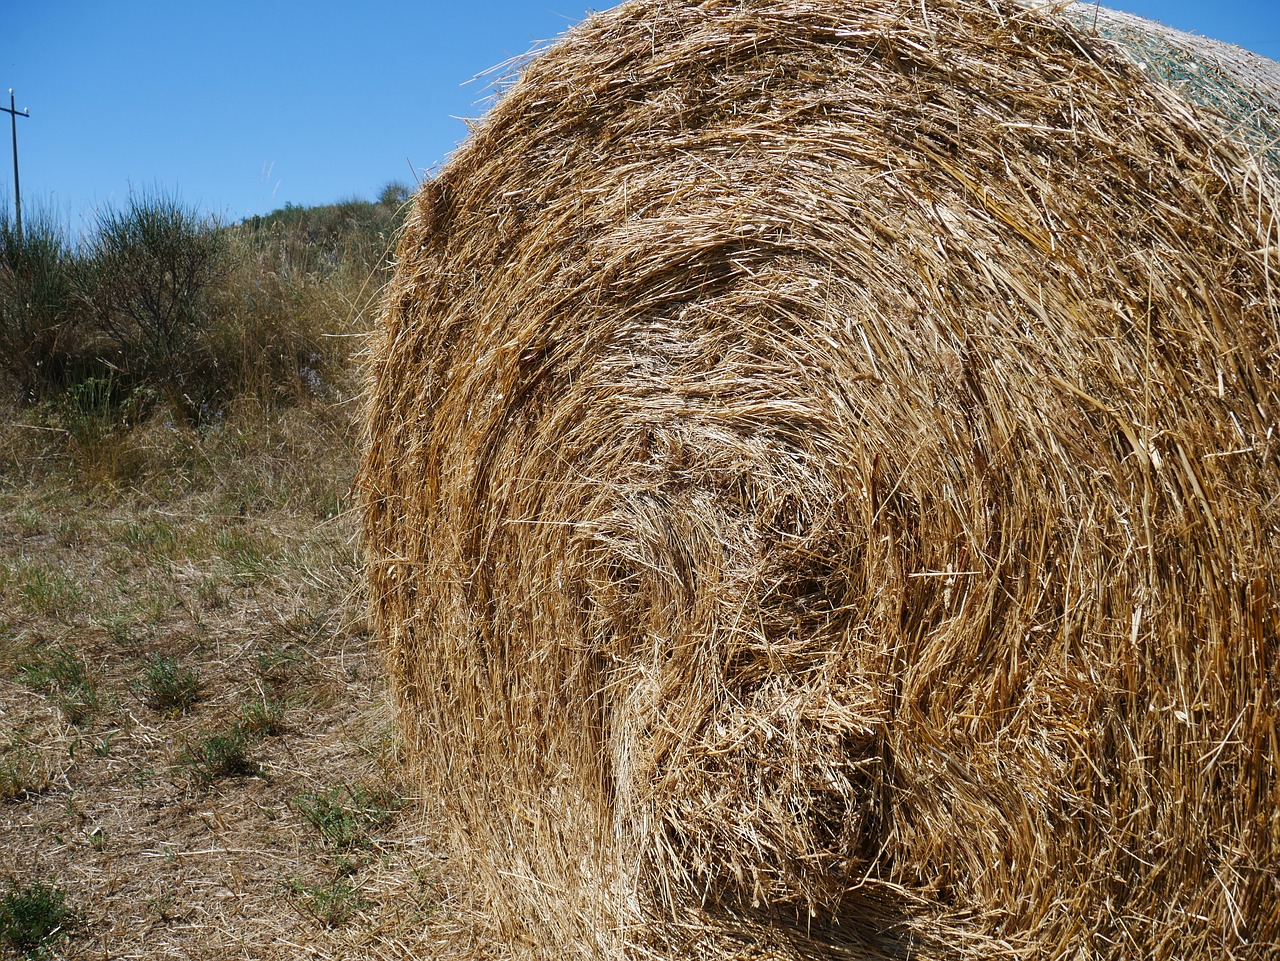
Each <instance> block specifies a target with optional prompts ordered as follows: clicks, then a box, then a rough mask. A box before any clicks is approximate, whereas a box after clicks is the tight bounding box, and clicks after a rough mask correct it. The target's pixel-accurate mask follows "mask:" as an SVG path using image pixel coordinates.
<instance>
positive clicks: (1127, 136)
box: [362, 0, 1280, 959]
mask: <svg viewBox="0 0 1280 961" xmlns="http://www.w3.org/2000/svg"><path fill="white" fill-rule="evenodd" d="M1278 199H1280V187H1278V185H1277V182H1276V179H1275V174H1274V172H1273V171H1272V170H1271V169H1270V168H1268V167H1266V166H1265V165H1262V164H1261V163H1260V162H1259V161H1258V159H1257V158H1256V157H1255V156H1254V155H1253V154H1252V153H1251V152H1250V150H1249V149H1247V148H1246V146H1245V145H1244V144H1242V143H1240V142H1238V141H1237V140H1236V139H1235V138H1234V137H1232V136H1231V135H1229V132H1228V130H1227V127H1226V126H1225V125H1224V123H1223V121H1222V119H1221V118H1220V117H1219V116H1218V115H1216V114H1213V113H1210V112H1208V111H1204V110H1201V109H1199V108H1196V107H1195V106H1193V105H1192V104H1190V103H1189V102H1187V101H1185V100H1184V99H1182V98H1181V97H1180V96H1179V95H1177V94H1176V93H1174V92H1173V91H1172V90H1170V89H1168V88H1165V87H1161V86H1158V85H1156V84H1155V83H1154V82H1152V81H1151V80H1150V79H1149V78H1148V77H1147V76H1145V75H1144V74H1143V72H1142V71H1140V70H1139V69H1137V68H1136V67H1135V66H1134V65H1133V64H1132V63H1131V62H1130V61H1129V60H1127V59H1125V58H1124V57H1122V56H1121V54H1120V53H1119V52H1118V51H1117V49H1116V48H1115V47H1113V46H1111V45H1110V44H1108V43H1106V42H1104V41H1101V40H1099V39H1096V38H1093V37H1091V36H1089V35H1087V34H1086V33H1085V32H1083V31H1081V30H1079V29H1078V28H1076V27H1072V26H1070V25H1069V24H1068V23H1067V22H1066V21H1065V20H1062V19H1059V18H1058V15H1057V14H1055V13H1054V12H1053V11H1051V10H1044V11H1040V12H1030V11H1028V10H1026V9H1025V8H1022V7H1019V6H1017V5H1014V4H1012V3H1007V2H1001V0H993V2H989V3H987V2H984V3H977V2H970V0H931V2H929V3H918V2H906V0H867V2H858V3H852V2H849V3H838V2H837V3H832V2H823V3H816V2H795V0H788V2H785V3H784V2H778V3H774V2H768V0H761V2H751V3H737V2H732V3H731V2H715V0H713V2H707V3H702V4H693V3H678V2H668V0H643V2H639V0H638V2H631V3H627V4H624V5H623V6H621V7H619V8H617V9H615V10H613V11H611V12H609V13H607V14H603V15H600V16H598V17H596V18H594V19H592V20H590V21H588V22H587V23H586V24H585V25H583V26H582V27H580V28H578V29H576V30H574V31H573V32H571V33H570V34H569V35H568V36H567V37H566V38H565V39H563V40H562V41H561V42H560V43H558V44H557V45H556V46H554V47H553V48H551V49H550V50H548V51H547V52H546V53H545V54H543V55H542V56H541V57H539V58H538V59H537V60H535V61H534V62H532V63H531V64H530V65H529V66H528V68H527V69H526V70H525V72H524V73H523V75H522V77H521V78H520V79H519V80H518V81H517V82H515V83H514V84H513V85H512V86H511V88H510V89H509V91H507V93H506V94H505V96H504V97H503V98H502V99H501V100H500V101H499V103H498V104H497V106H496V108H495V109H494V111H493V112H492V113H491V114H490V116H489V117H488V118H487V120H486V121H485V122H484V123H483V124H481V125H480V126H479V128H478V129H477V131H476V132H475V134H474V136H473V137H472V139H471V140H470V141H469V143H468V144H467V145H466V146H465V147H464V148H463V149H462V150H461V151H460V152H459V153H458V154H457V155H456V156H455V158H454V159H453V161H452V162H451V163H450V164H449V165H448V167H447V168H446V169H445V170H444V171H443V172H442V173H441V175H440V177H439V178H438V179H437V180H436V181H435V182H433V183H431V184H429V185H428V186H427V187H426V188H425V189H424V190H423V191H422V193H421V194H420V195H419V197H418V200H417V207H416V210H415V212H414V214H413V216H412V218H411V221H410V223H409V225H408V228H407V233H406V235H405V237H404V239H403V242H402V244H401V247H400V264H399V268H398V273H397V277H396V280H395V284H394V289H393V291H392V293H391V296H390V297H389V299H388V302H387V307H386V312H385V316H384V321H383V330H382V335H381V341H380V343H379V344H378V345H376V347H375V348H374V350H373V353H372V367H373V394H372V404H371V408H370V419H369V440H368V451H367V458H366V461H365V464H364V468H363V475H362V489H363V492H364V500H365V531H366V536H367V540H368V563H369V574H370V579H371V587H372V595H371V602H372V610H373V614H374V626H375V628H376V631H377V633H378V634H379V635H381V637H382V638H383V640H384V641H385V643H386V645H387V648H388V650H389V653H390V657H391V669H392V678H393V681H394V690H395V694H396V696H397V698H398V703H399V706H400V709H401V717H402V721H403V726H404V729H405V731H406V733H407V737H408V748H407V749H408V751H409V753H410V756H411V758H412V760H413V761H414V762H415V764H416V770H417V772H418V775H419V783H420V785H421V789H422V793H423V795H424V796H425V797H426V798H428V799H429V800H430V801H432V802H433V804H434V805H435V807H434V809H435V810H438V812H439V814H440V816H441V817H442V818H443V819H444V822H445V823H446V824H447V825H449V828H450V830H451V832H452V837H453V846H452V850H453V852H454V853H455V855H456V856H457V857H458V858H459V863H460V865H461V867H462V869H463V870H464V872H465V875H466V876H467V877H468V878H469V879H470V880H471V881H472V884H471V888H470V897H471V904H470V909H471V910H472V912H473V916H474V917H475V918H476V919H477V921H476V923H477V924H481V925H483V924H487V925H489V926H490V934H489V937H490V938H491V940H492V941H493V942H494V943H495V944H500V945H503V946H505V947H506V949H507V950H508V952H509V953H510V954H511V955H513V956H520V957H540V958H557V959H559V958H565V957H600V958H605V957H608V958H615V957H649V956H663V957H698V958H748V957H751V958H764V957H769V958H886V957H889V958H894V957H918V958H964V957H973V958H979V957H981V958H993V957H1015V958H1026V959H1032V958H1034V959H1067V958H1073V959H1074V958H1081V957H1108V958H1149V959H1171V958H1208V957H1214V958H1233V959H1261V958H1266V957H1274V956H1275V954H1276V953H1277V952H1278V951H1280V907H1277V906H1278V905H1280V871H1278V869H1277V864H1280V779H1278V778H1277V771H1276V763H1277V756H1278V754H1280V745H1278V744H1277V713H1278V705H1280V675H1278V674H1277V667H1276V665H1277V658H1278V657H1280V642H1278V641H1277V622H1278V617H1277V598H1278V597H1280V594H1278V593H1277V589H1278V588H1280V582H1278V578H1280V574H1277V570H1278V569H1280V568H1278V566H1277V563H1276V562H1277V560H1278V558H1277V556H1276V553H1277V537H1278V536H1280V535H1278V533H1277V532H1278V531H1280V471H1278V470H1277V446H1276V445H1277V443H1280V441H1278V440H1277V438H1276V436H1275V433H1276V424H1277V413H1278V412H1280V398H1278V397H1277V395H1276V384H1277V382H1278V379H1277V375H1280V358H1278V357H1277V329H1278V327H1280V302H1278V300H1277V296H1276V291H1277V290H1280V242H1278V238H1277V231H1276V226H1275V225H1276V223H1277V222H1278V220H1280V204H1278V203H1277V201H1278Z"/></svg>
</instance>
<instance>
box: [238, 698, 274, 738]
mask: <svg viewBox="0 0 1280 961" xmlns="http://www.w3.org/2000/svg"><path fill="white" fill-rule="evenodd" d="M236 726H237V727H238V728H239V729H240V730H241V731H242V732H244V733H245V734H246V735H249V736H250V737H271V736H274V735H276V734H282V733H284V704H283V703H281V702H280V701H277V700H274V699H270V698H263V699H262V700H257V701H249V702H247V703H245V704H242V705H241V706H240V720H239V721H238V722H237V725H236Z"/></svg>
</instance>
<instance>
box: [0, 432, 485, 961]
mask: <svg viewBox="0 0 1280 961" xmlns="http://www.w3.org/2000/svg"><path fill="white" fill-rule="evenodd" d="M0 419H3V420H5V421H7V423H6V424H5V425H4V426H3V427H2V428H0V469H2V470H0V842H2V843H0V850H2V851H3V858H4V861H3V863H2V864H0V894H3V895H4V896H5V897H7V898H9V899H10V900H12V898H14V897H16V896H18V895H20V894H22V893H23V892H26V891H30V890H32V887H31V886H32V885H44V888H43V889H42V890H47V891H57V892H60V893H61V895H62V896H63V897H64V898H65V905H66V908H67V909H68V913H67V916H66V919H65V921H64V922H63V923H62V924H61V925H60V926H59V929H58V930H56V931H54V932H52V933H51V934H50V935H49V936H48V937H47V938H45V939H43V940H40V941H39V942H38V943H36V944H34V945H33V944H30V943H22V942H21V941H19V940H16V939H14V938H8V939H4V938H3V937H2V935H3V933H4V932H3V931H0V957H3V956H7V955H6V952H8V953H9V954H12V955H13V956H15V957H22V956H24V955H29V956H45V957H65V958H121V959H123V958H148V959H150V958H156V959H159V958H209V959H214V958H217V959H226V958H406V957H422V958H426V957H440V956H444V955H446V954H448V955H449V956H452V957H456V956H457V951H458V948H459V944H460V941H459V939H460V938H462V939H465V933H464V932H462V931H461V929H460V922H459V921H458V914H457V912H455V910H454V902H453V900H452V896H451V885H450V883H449V880H448V870H447V865H446V863H445V862H444V861H443V859H442V858H441V857H440V856H439V855H438V854H437V850H436V846H435V843H434V841H433V838H432V834H431V831H430V830H429V825H427V824H426V822H425V821H424V819H423V816H422V815H421V814H420V806H419V804H418V799H416V798H414V797H413V796H412V791H411V790H410V789H409V788H408V787H407V786H406V785H405V783H404V781H403V779H402V777H401V770H400V759H399V756H398V752H397V741H396V732H395V725H394V718H393V716H392V711H391V709H390V706H389V704H388V701H387V695H386V685H385V681H384V673H383V670H382V665H381V660H380V657H379V655H378V652H377V651H376V650H374V649H373V647H372V645H371V641H370V638H369V636H368V634H367V633H366V628H365V624H364V618H363V607H364V601H363V598H362V596H361V588H360V559H359V551H358V545H357V541H356V538H357V526H358V525H357V521H356V519H355V517H354V516H353V514H352V513H351V505H350V483H351V478H352V474H353V472H354V466H355V454H354V450H353V444H352V433H353V432H352V431H351V429H350V427H349V426H348V425H347V424H345V423H343V422H342V421H343V418H342V416H340V415H338V414H335V413H334V412H333V411H318V412H317V411H310V412H309V411H302V410H293V411H289V412H286V413H285V414H267V413H264V412H260V411H259V412H250V413H247V414H246V413H241V414H240V415H236V414H234V413H233V415H232V416H230V417H229V418H228V419H227V420H226V422H224V423H222V424H219V425H215V426H214V428H212V429H209V430H205V431H203V432H195V431H192V430H189V429H184V428H178V427H175V426H174V425H172V424H168V425H166V424H163V423H160V424H156V425H152V426H151V427H148V428H143V429H135V431H133V432H132V433H131V434H129V435H127V436H115V435H108V434H103V433H99V434H97V435H95V434H93V433H92V432H90V433H88V434H83V436H82V433H83V432H82V431H80V430H79V429H78V428H77V427H76V426H75V425H73V426H72V428H70V429H67V430H61V431H59V430H57V429H53V430H51V429H49V428H48V427H46V426H42V425H40V424H38V423H36V422H34V421H32V420H31V419H30V418H25V419H24V417H23V416H22V415H21V414H20V413H15V412H13V411H6V412H5V417H4V418H0ZM80 426H83V425H80ZM2 915H3V904H0V916H2ZM0 920H2V917H0ZM467 953H469V952H467Z"/></svg>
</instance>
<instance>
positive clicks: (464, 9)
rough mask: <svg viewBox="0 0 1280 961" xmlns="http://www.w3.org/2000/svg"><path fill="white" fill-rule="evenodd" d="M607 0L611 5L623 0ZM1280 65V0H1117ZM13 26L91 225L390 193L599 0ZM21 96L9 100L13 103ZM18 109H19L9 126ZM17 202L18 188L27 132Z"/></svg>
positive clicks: (31, 85)
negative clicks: (149, 206)
mask: <svg viewBox="0 0 1280 961" xmlns="http://www.w3.org/2000/svg"><path fill="white" fill-rule="evenodd" d="M609 5H610V4H609V3H608V2H607V0H604V2H599V0H598V2H597V3H595V4H594V8H600V7H607V6H609ZM1111 5H1112V6H1115V7H1117V8H1119V9H1124V10H1127V11H1129V12H1131V13H1136V14H1139V15H1141V16H1145V17H1149V18H1152V19H1156V20H1160V21H1162V22H1164V23H1167V24H1169V25H1170V26H1174V27H1178V28H1179V29H1183V30H1189V31H1193V32H1196V33H1201V34H1204V35H1206V36H1209V37H1213V38H1216V39H1220V40H1227V41H1229V42H1232V43H1237V44H1240V45H1241V46H1244V47H1247V48H1249V49H1251V50H1254V51H1256V52H1258V53H1261V54H1263V55H1265V56H1270V57H1272V58H1273V59H1280V0H1112V3H1111ZM0 6H3V7H7V8H8V9H6V10H5V11H4V19H3V22H2V24H0V93H3V92H4V91H6V90H7V89H8V88H9V87H13V88H14V91H15V94H16V97H17V106H18V109H19V110H21V109H23V108H24V107H25V108H29V110H30V113H31V116H30V118H29V119H23V118H19V119H18V121H17V123H18V144H19V159H20V162H21V168H20V175H21V186H22V198H23V207H24V211H25V210H31V209H33V208H34V207H36V206H43V207H45V208H46V209H49V210H51V211H53V212H55V213H56V215H57V216H58V217H60V218H62V219H64V220H65V221H66V222H68V223H70V224H72V225H82V224H84V223H85V222H86V221H87V220H88V219H90V218H91V217H92V214H93V211H94V210H95V209H96V208H97V207H98V206H100V205H104V204H105V205H112V204H115V203H118V202H119V201H120V200H122V199H123V198H125V197H127V196H128V194H129V192H130V190H136V191H151V192H156V191H163V192H166V193H169V194H171V195H174V196H177V197H178V198H179V199H181V200H182V201H183V202H184V203H186V204H190V205H192V206H197V207H200V208H202V209H204V210H207V211H211V212H214V213H217V214H219V215H220V216H222V217H224V218H226V219H230V220H235V219H239V218H241V217H244V216H247V215H250V214H254V213H264V212H267V211H269V210H273V209H275V208H277V207H281V206H284V204H285V203H286V202H291V203H295V204H302V205H311V204H321V203H331V202H335V201H338V200H342V199H347V198H350V197H361V198H365V199H372V198H373V197H375V196H376V195H377V193H378V191H379V190H380V188H381V187H382V186H383V185H385V184H386V183H388V182H389V181H402V182H406V183H408V182H412V180H413V178H414V177H415V176H416V177H419V178H420V177H422V176H424V174H425V172H426V171H428V170H430V169H431V168H433V167H435V166H437V165H438V164H440V163H441V162H442V161H443V160H444V159H445V158H446V156H447V155H448V153H449V152H450V151H451V150H452V149H453V148H454V147H455V146H456V145H457V143H458V141H459V140H461V139H462V138H463V137H465V135H466V128H465V126H464V125H463V123H462V121H461V120H459V119H455V118H461V117H475V116H477V115H478V114H479V113H480V112H481V111H482V109H483V104H482V103H481V101H482V100H483V98H484V96H485V93H486V90H485V81H483V80H480V81H475V82H472V83H467V81H469V80H470V79H471V78H473V77H474V76H476V75H477V74H478V73H480V72H482V71H485V70H487V69H488V68H490V67H492V66H494V65H496V64H498V63H501V62H502V61H504V60H506V59H507V58H509V57H511V56H514V55H518V54H522V53H524V52H525V51H527V50H528V49H529V48H530V47H531V45H532V44H533V43H534V42H535V41H538V40H545V39H548V38H551V37H554V36H556V35H557V34H559V33H561V32H563V31H564V30H565V29H566V28H567V27H568V26H569V25H570V24H572V23H574V22H576V21H578V20H580V19H582V18H583V17H584V16H585V15H586V14H587V13H588V12H589V10H590V9H592V7H589V6H588V5H587V4H586V3H585V2H582V0H463V2H461V3H457V2H451V0H450V2H441V0H418V2H416V3H392V2H376V0H375V2H366V3H362V4H357V3H351V2H349V0H348V2H343V3H337V2H330V0H308V2H305V3H303V2H296V0H284V2H272V0H254V2H246V0H220V2H218V3H206V2H201V3H191V2H187V0H165V2H160V0H96V2H80V0H48V2H41V0H18V2H17V3H12V4H8V3H6V4H3V5H0ZM6 106H7V104H6ZM7 120H8V117H7V116H3V115H0V121H7ZM0 130H2V131H3V134H2V136H0V140H2V141H3V150H0V204H3V205H5V206H10V205H11V202H12V189H13V173H12V163H11V155H10V150H9V136H8V134H9V131H8V130H3V128H0Z"/></svg>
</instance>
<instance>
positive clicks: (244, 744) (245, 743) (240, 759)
mask: <svg viewBox="0 0 1280 961" xmlns="http://www.w3.org/2000/svg"><path fill="white" fill-rule="evenodd" d="M249 746H250V739H249V737H248V736H247V735H246V734H245V732H244V731H242V730H241V729H240V727H239V725H232V726H231V727H229V728H226V729H224V730H221V731H213V732H211V733H209V734H206V735H205V736H204V737H202V738H200V739H199V740H198V741H196V742H195V743H194V744H188V745H187V746H186V747H185V748H184V749H183V751H182V754H181V755H180V756H179V758H178V765H179V766H180V767H185V768H187V769H188V770H189V771H190V772H191V774H192V775H193V776H194V777H195V779H196V780H197V781H198V782H200V783H201V784H209V783H210V782H212V781H216V780H217V779H218V778H223V777H251V776H253V775H256V774H260V773H262V767H261V765H259V764H258V762H257V761H254V760H253V759H252V758H250V757H249Z"/></svg>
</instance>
